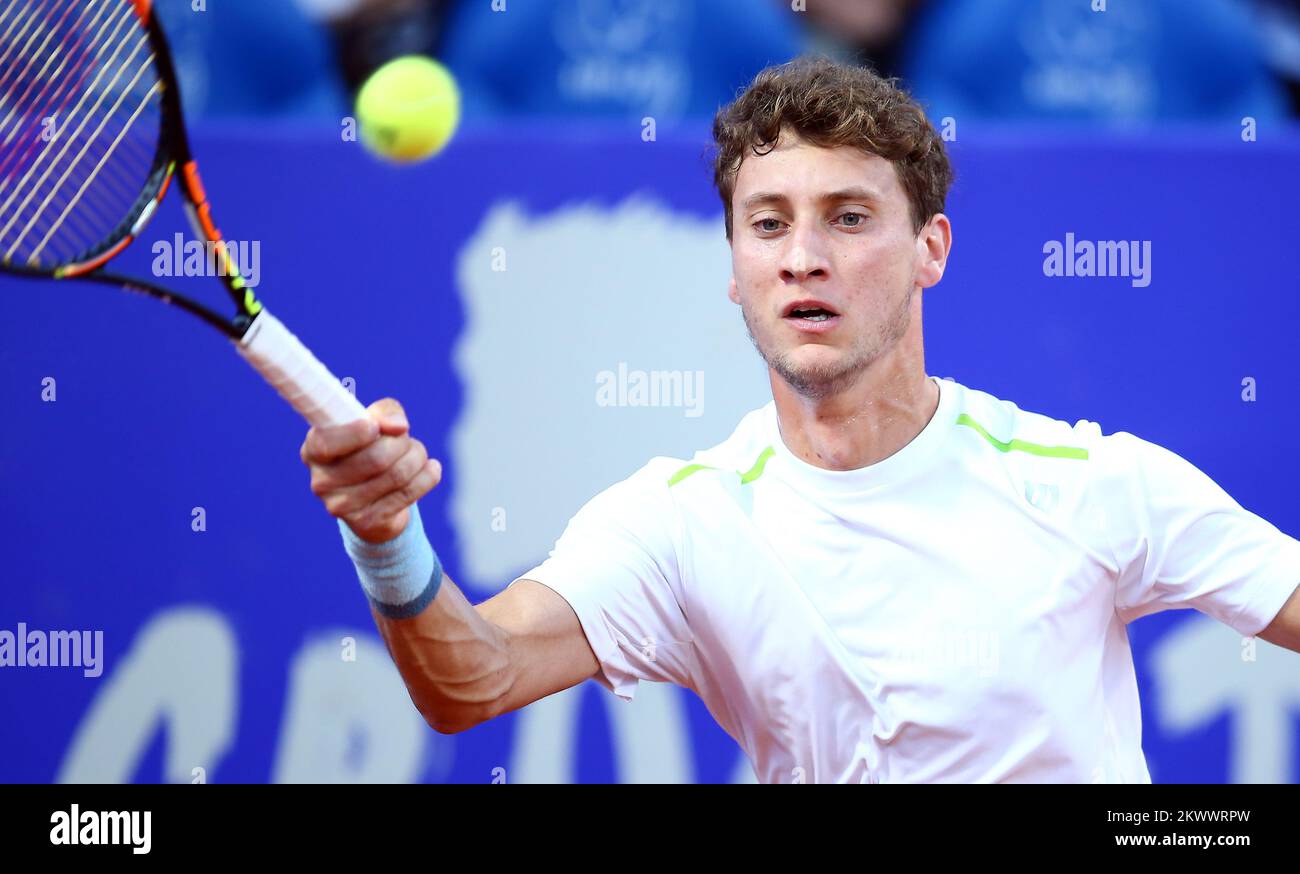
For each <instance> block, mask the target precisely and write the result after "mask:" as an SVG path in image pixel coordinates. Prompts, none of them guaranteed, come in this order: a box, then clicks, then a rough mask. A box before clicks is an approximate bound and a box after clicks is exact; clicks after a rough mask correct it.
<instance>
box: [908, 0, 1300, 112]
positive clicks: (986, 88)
mask: <svg viewBox="0 0 1300 874" xmlns="http://www.w3.org/2000/svg"><path fill="white" fill-rule="evenodd" d="M1092 5H1093V4H1092V3H1091V2H1090V0H935V2H933V3H930V4H927V5H926V6H925V7H924V10H923V12H922V14H921V19H920V21H918V23H917V30H916V32H915V39H914V41H913V42H912V44H911V45H910V46H909V47H908V51H907V54H906V58H905V60H904V62H903V70H904V74H905V78H906V79H907V80H908V82H909V84H910V86H911V88H912V90H913V91H914V93H915V94H916V95H917V96H918V97H919V98H920V99H922V100H923V101H924V102H926V103H927V104H928V106H929V109H930V114H931V116H932V117H936V118H937V117H944V116H952V117H954V118H959V119H960V118H999V119H1013V120H1026V119H1047V120H1094V121H1103V120H1109V121H1150V120H1168V119H1179V120H1183V119H1186V120H1195V119H1222V120H1233V121H1238V120H1240V119H1241V118H1242V117H1243V116H1246V115H1250V116H1254V117H1256V118H1267V117H1276V116H1278V115H1280V114H1283V113H1284V112H1285V111H1286V102H1285V99H1284V96H1283V94H1282V91H1281V89H1280V88H1279V87H1278V85H1277V84H1276V82H1275V80H1274V79H1273V78H1272V77H1271V76H1270V75H1269V73H1268V70H1267V68H1266V67H1265V65H1264V62H1263V56H1262V52H1261V48H1260V45H1259V42H1258V40H1257V35H1256V32H1255V30H1254V28H1253V25H1252V22H1251V20H1250V16H1249V14H1248V12H1247V9H1246V7H1244V6H1243V5H1241V4H1240V3H1238V2H1236V0H1195V2H1189V0H1146V2H1142V3H1134V2H1124V0H1108V2H1106V3H1105V10H1104V11H1093V8H1092Z"/></svg>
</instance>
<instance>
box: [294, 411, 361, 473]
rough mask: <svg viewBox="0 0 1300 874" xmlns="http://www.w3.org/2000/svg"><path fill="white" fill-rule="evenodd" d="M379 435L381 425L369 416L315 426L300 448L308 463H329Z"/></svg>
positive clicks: (299, 452) (303, 458)
mask: <svg viewBox="0 0 1300 874" xmlns="http://www.w3.org/2000/svg"><path fill="white" fill-rule="evenodd" d="M378 437H379V425H378V423H377V422H375V420H374V419H372V418H370V417H369V416H367V417H365V418H363V419H358V420H356V421H354V422H348V423H347V424H344V425H330V426H327V427H314V428H312V429H311V430H310V431H308V432H307V439H306V440H304V441H303V444H302V448H301V449H299V450H298V454H299V456H300V457H301V458H302V460H303V461H304V462H305V463H307V464H329V463H330V462H332V461H334V460H335V459H337V458H341V457H343V456H345V455H351V454H352V453H353V452H356V451H357V450H358V449H360V448H362V447H363V446H367V445H369V444H371V443H373V442H374V441H375V440H376V439H377V438H378Z"/></svg>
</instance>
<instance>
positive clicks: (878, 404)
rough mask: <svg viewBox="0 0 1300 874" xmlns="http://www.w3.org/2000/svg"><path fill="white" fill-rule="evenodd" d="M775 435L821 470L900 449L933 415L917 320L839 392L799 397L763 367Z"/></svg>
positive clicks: (934, 396)
mask: <svg viewBox="0 0 1300 874" xmlns="http://www.w3.org/2000/svg"><path fill="white" fill-rule="evenodd" d="M769 376H770V379H771V382H772V398H773V400H775V402H776V415H777V420H778V422H780V426H781V439H782V440H783V441H784V442H785V445H786V447H787V448H789V450H790V452H791V453H793V454H794V455H795V456H796V457H797V458H800V459H802V460H803V461H806V462H808V463H809V464H811V465H814V466H815V467H820V468H824V469H826V470H857V469H858V468H861V467H867V466H869V465H872V464H875V463H876V462H878V461H883V460H884V459H886V458H888V457H889V456H891V455H893V454H894V453H895V452H897V451H898V450H900V449H902V448H903V447H904V446H906V445H907V444H908V443H910V442H912V439H913V438H915V437H916V435H917V434H920V433H921V430H922V429H923V428H925V426H926V425H927V424H928V423H929V421H930V419H931V418H933V416H934V413H935V410H937V409H938V406H939V387H938V386H937V385H935V384H934V382H933V381H932V380H930V379H929V378H927V377H926V375H925V356H924V352H923V351H922V347H921V337H920V326H919V320H918V322H916V323H913V325H912V326H911V329H909V330H908V331H907V332H906V333H905V334H904V335H903V336H902V337H900V338H899V340H898V342H897V343H896V344H895V345H894V348H893V349H891V350H890V351H889V352H888V353H886V354H885V355H883V356H881V357H880V358H879V359H877V360H876V361H875V362H873V363H872V364H871V365H870V366H869V367H868V368H867V369H865V370H864V371H862V373H861V374H860V375H859V377H858V379H857V380H855V381H854V382H853V384H851V385H849V386H848V387H846V388H845V389H843V390H842V391H840V392H837V393H835V394H833V395H828V396H826V397H821V398H809V397H805V396H803V395H801V394H799V393H798V392H796V391H795V390H794V389H792V388H791V387H790V385H789V384H788V383H787V382H786V381H785V380H784V379H782V378H781V377H780V376H778V375H777V374H776V373H775V372H771V371H769Z"/></svg>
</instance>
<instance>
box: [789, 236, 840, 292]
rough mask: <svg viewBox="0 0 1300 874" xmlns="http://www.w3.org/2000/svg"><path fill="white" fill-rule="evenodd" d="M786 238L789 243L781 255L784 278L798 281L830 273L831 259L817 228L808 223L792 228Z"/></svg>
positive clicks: (824, 276) (822, 277)
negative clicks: (809, 225)
mask: <svg viewBox="0 0 1300 874" xmlns="http://www.w3.org/2000/svg"><path fill="white" fill-rule="evenodd" d="M786 240H787V241H788V242H789V245H788V246H787V248H786V250H785V252H783V253H782V255H781V279H782V280H784V281H785V282H787V283H790V282H794V283H798V282H805V281H806V280H808V279H825V278H826V277H828V276H829V275H830V261H829V259H828V258H827V257H826V253H825V249H824V246H823V241H822V240H821V238H820V236H819V235H818V234H817V231H816V229H815V228H811V227H808V226H807V225H804V226H803V227H795V228H791V230H790V233H789V235H788V236H787V237H786Z"/></svg>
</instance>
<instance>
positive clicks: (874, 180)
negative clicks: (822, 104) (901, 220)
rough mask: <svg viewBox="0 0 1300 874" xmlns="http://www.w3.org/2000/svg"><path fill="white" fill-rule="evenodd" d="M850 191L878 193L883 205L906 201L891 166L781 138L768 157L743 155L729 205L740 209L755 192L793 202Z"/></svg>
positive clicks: (849, 151)
mask: <svg viewBox="0 0 1300 874" xmlns="http://www.w3.org/2000/svg"><path fill="white" fill-rule="evenodd" d="M853 187H865V188H868V189H870V190H874V191H878V192H879V193H880V195H881V196H882V197H883V198H884V199H886V200H888V199H891V198H894V197H897V198H901V199H906V196H905V194H904V193H903V190H902V186H900V185H899V182H898V173H897V172H896V171H895V170H894V165H893V164H892V163H890V162H889V161H887V160H885V159H884V158H882V157H880V156H879V155H872V154H868V153H866V152H863V151H862V150H861V149H857V148H854V147H853V146H831V147H829V148H827V147H823V146H817V145H814V144H812V143H809V142H808V141H806V140H803V139H800V138H799V137H796V136H793V135H790V134H788V133H782V135H781V138H780V140H779V141H778V145H777V147H776V148H774V149H772V150H771V151H770V152H768V153H766V154H763V155H755V154H754V153H753V152H752V151H749V152H746V154H745V157H744V160H742V161H741V162H740V169H739V170H738V171H737V172H736V187H735V190H734V191H733V192H732V203H733V204H735V205H736V206H737V207H740V206H741V205H742V204H744V202H745V199H746V198H748V197H750V196H751V195H753V194H754V193H756V192H776V193H780V194H784V195H785V196H786V197H788V198H789V199H790V200H792V201H797V200H800V199H815V198H817V197H818V196H820V195H821V194H824V193H826V192H830V191H840V190H843V189H847V188H853Z"/></svg>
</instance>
